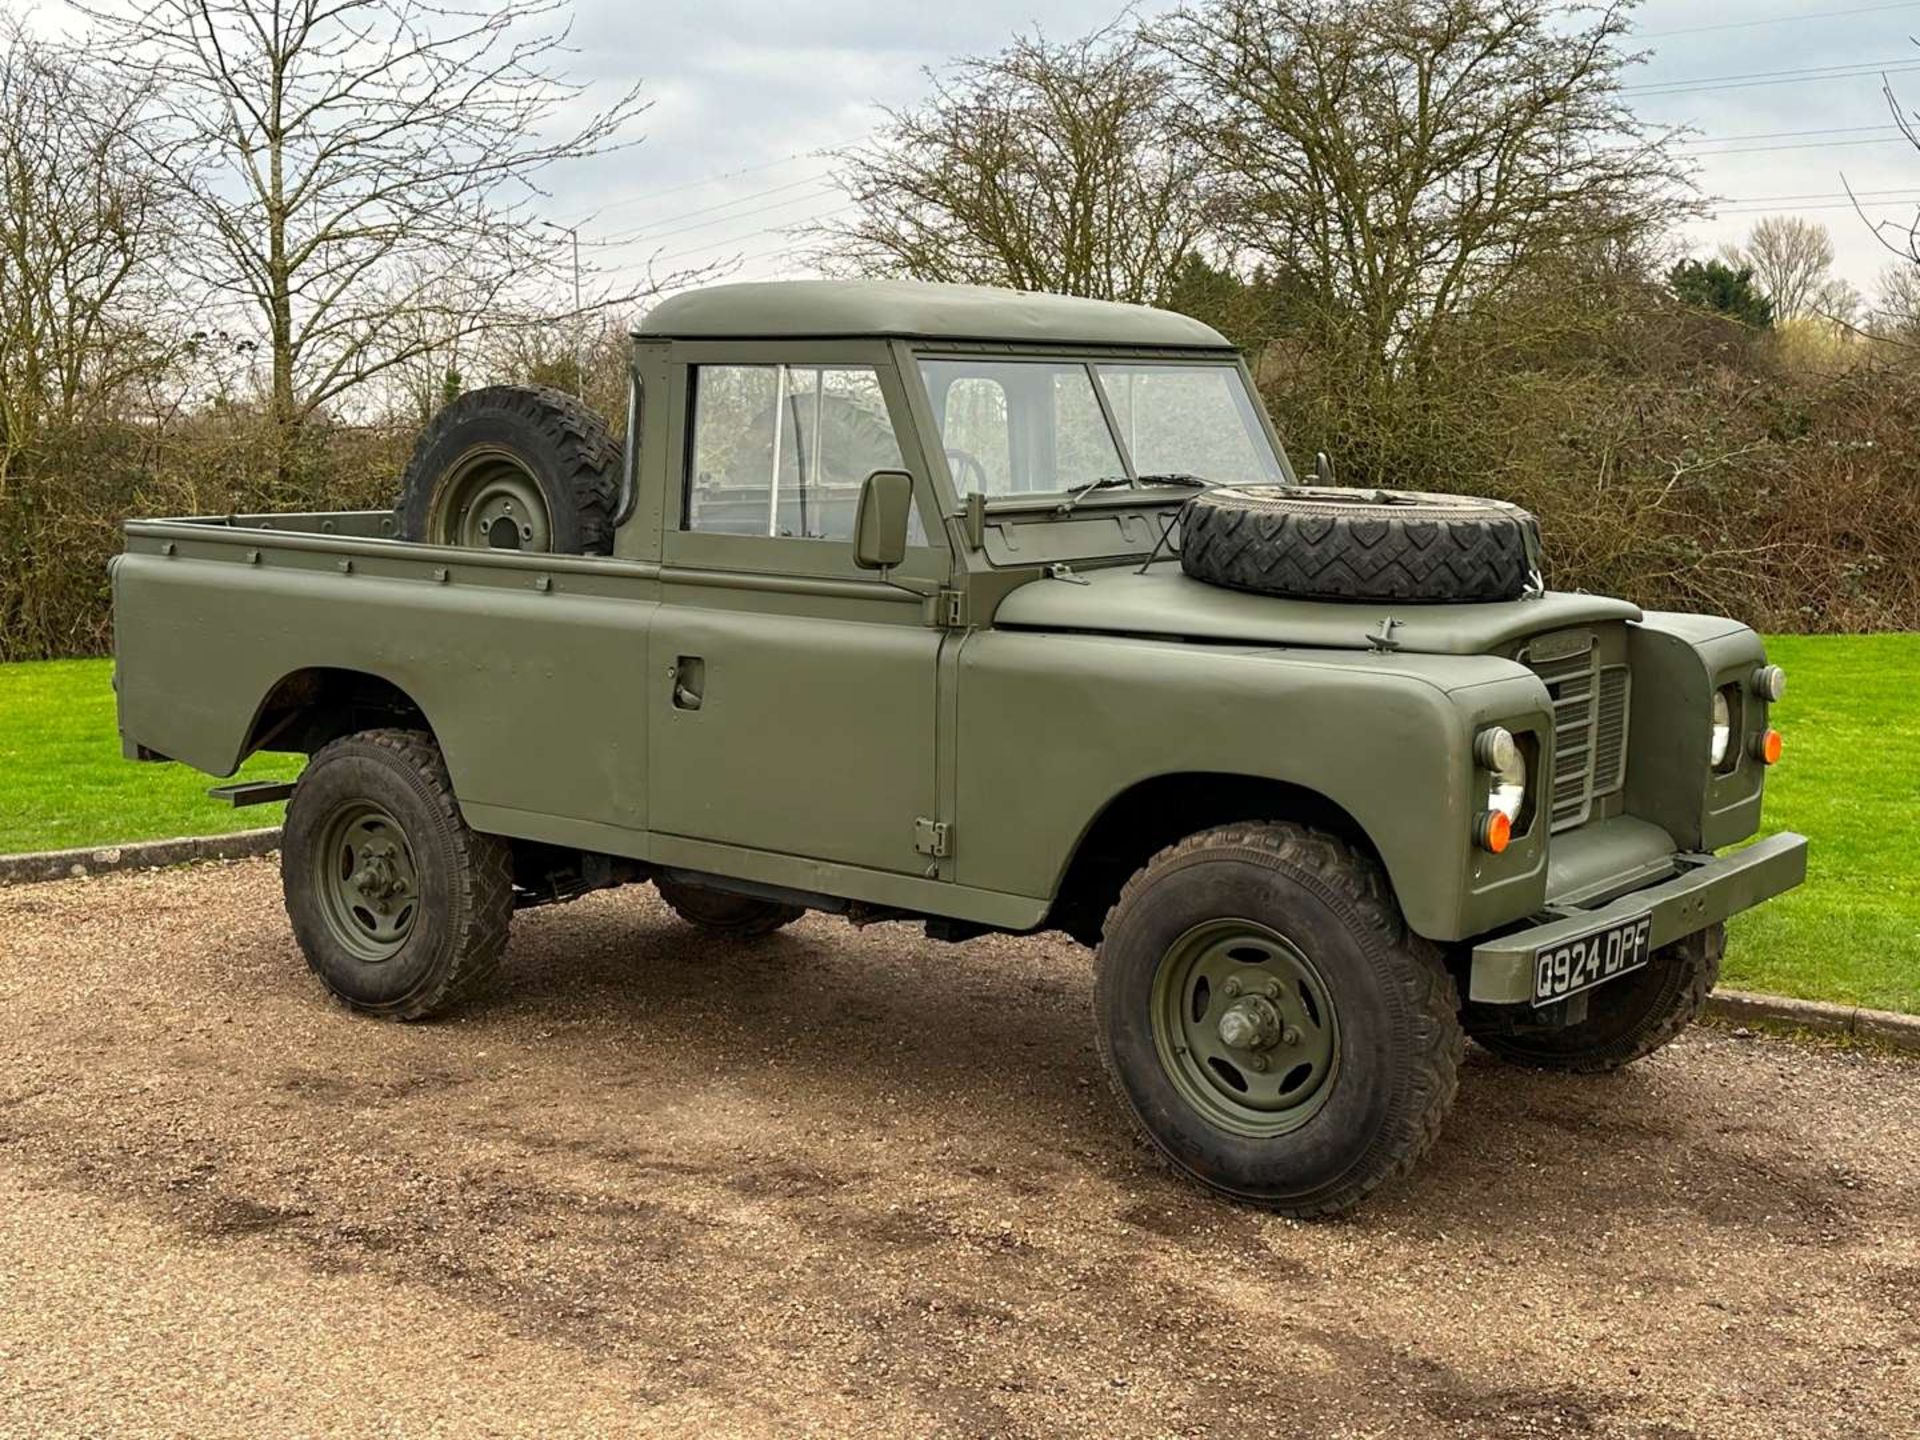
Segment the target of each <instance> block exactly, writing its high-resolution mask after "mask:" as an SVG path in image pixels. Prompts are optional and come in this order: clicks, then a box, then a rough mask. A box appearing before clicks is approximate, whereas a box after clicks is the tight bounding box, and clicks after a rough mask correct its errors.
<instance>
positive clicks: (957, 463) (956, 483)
mask: <svg viewBox="0 0 1920 1440" xmlns="http://www.w3.org/2000/svg"><path fill="white" fill-rule="evenodd" d="M947 469H948V470H950V471H952V472H953V488H954V489H955V490H957V491H959V492H960V493H961V494H962V495H964V494H966V493H967V491H968V490H970V489H971V490H978V491H979V492H980V493H981V494H982V495H984V494H986V493H987V488H988V480H987V467H986V466H984V465H982V464H981V463H980V462H979V460H977V459H976V458H974V456H972V455H970V454H968V453H967V452H966V451H965V450H962V449H960V448H959V447H957V446H953V445H949V446H948V447H947ZM969 472H971V473H973V474H975V475H977V476H979V477H980V483H979V484H978V485H971V486H970V485H968V484H967V483H966V481H965V479H964V478H963V477H965V476H966V475H967V474H968V473H969Z"/></svg>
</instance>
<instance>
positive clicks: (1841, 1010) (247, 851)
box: [0, 826, 1920, 1054]
mask: <svg viewBox="0 0 1920 1440" xmlns="http://www.w3.org/2000/svg"><path fill="white" fill-rule="evenodd" d="M279 848H280V830H279V827H278V826H274V827H272V828H269V829H264V830H241V831H239V832H237V833H236V834H232V835H205V836H187V837H183V838H181V839H178V840H141V841H137V842H135V843H133V844H130V845H100V846H90V847H85V848H82V849H79V850H42V851H39V852H36V853H33V854H27V855H0V885H31V884H34V883H36V882H39V881H46V880H71V879H77V878H81V877H84V876H87V875H99V874H103V873H105V872H107V871H112V870H139V869H153V868H159V867H161V866H165V865H183V864H187V863H188V862H190V861H194V860H238V859H241V858H244V857H246V856H249V855H267V854H271V853H272V852H273V851H275V850H277V849H279ZM1707 1015H1708V1016H1709V1018H1711V1019H1715V1020H1722V1021H1727V1022H1729V1023H1731V1024H1735V1025H1759V1026H1766V1027H1769V1028H1773V1029H1788V1030H1807V1031H1812V1032H1814V1033H1816V1034H1822V1035H1846V1036H1853V1037H1856V1038H1858V1039H1862V1040H1870V1041H1872V1042H1873V1043H1875V1044H1877V1045H1884V1046H1887V1047H1888V1048H1890V1049H1894V1050H1906V1051H1911V1052H1913V1053H1915V1054H1920V1015H1900V1014H1896V1013H1894V1012H1893V1011H1890V1010H1867V1009H1864V1008H1862V1007H1861V1006H1858V1005H1830V1004H1826V1003H1825V1002H1823V1001H1819V1000H1793V999H1789V998H1788V997H1787V996H1784V995H1756V994H1753V993H1752V992H1750V991H1745V990H1716V991H1714V993H1713V994H1712V995H1711V996H1709V997H1708V999H1707Z"/></svg>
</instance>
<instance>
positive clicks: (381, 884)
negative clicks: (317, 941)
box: [315, 801, 420, 964]
mask: <svg viewBox="0 0 1920 1440" xmlns="http://www.w3.org/2000/svg"><path fill="white" fill-rule="evenodd" d="M322 837H323V838H322V840H321V849H320V858H319V863H318V864H317V865H316V866H315V871H316V874H317V876H318V878H319V882H320V883H319V889H320V898H321V902H322V905H321V909H322V911H323V913H324V915H325V918H326V921H327V925H328V928H329V929H331V930H332V931H333V933H334V936H335V938H336V939H338V940H339V941H340V942H341V943H342V944H343V945H345V946H346V947H347V948H348V949H349V950H351V951H352V952H353V953H354V954H355V955H356V956H358V957H359V958H360V959H361V960H362V961H364V962H367V963H369V964H375V963H378V962H380V961H383V960H386V959H388V958H390V957H391V956H392V955H393V954H394V953H395V952H396V951H398V950H399V948H400V946H401V944H402V943H403V942H404V941H405V940H406V938H407V936H408V935H409V934H411V933H412V930H413V922H414V917H415V916H416V915H417V914H418V913H419V909H420V882H419V874H418V872H417V871H416V870H415V868H414V862H413V852H412V850H411V848H410V847H409V845H408V842H407V837H406V832H405V831H403V830H402V829H401V828H400V823H399V822H398V821H397V820H395V819H394V818H393V816H391V815H390V814H388V813H387V812H386V811H385V810H383V809H381V808H380V807H379V806H378V805H374V804H371V803H369V802H366V801H356V802H352V803H349V804H346V805H343V806H341V807H340V809H339V810H337V811H336V812H335V813H334V814H333V816H332V817H331V818H330V819H329V820H328V821H327V823H326V825H325V827H324V830H323V832H322Z"/></svg>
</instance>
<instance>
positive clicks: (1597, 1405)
mask: <svg viewBox="0 0 1920 1440" xmlns="http://www.w3.org/2000/svg"><path fill="white" fill-rule="evenodd" d="M1089 975H1090V963H1089V957H1088V955H1087V954H1086V952H1084V951H1082V950H1079V949H1077V948H1075V947H1073V946H1072V945H1069V944H1067V943H1065V942H1063V941H1058V940H1054V939H1046V940H1026V941H1002V940H983V941H977V942H975V943H973V944H970V945H967V946H964V947H960V948H952V947H946V946H940V945H935V944H932V943H929V942H927V941H925V940H923V939H921V938H920V937H919V935H918V934H917V933H916V932H915V931H913V930H911V929H909V928H907V927H904V926H878V927H874V928H872V929H868V930H865V931H859V932H856V931H854V930H852V929H850V928H848V927H846V926H844V925H841V924H839V923H837V922H833V921H827V920H819V919H809V920H807V921H804V922H802V923H801V924H800V925H798V926H796V927H794V928H793V929H792V930H791V931H788V932H786V933H785V934H783V935H781V936H778V937H775V938H774V939H771V940H768V941H762V942H756V943H753V944H747V945H734V944H725V945H717V944H711V943H707V942H706V941H704V940H702V939H701V938H700V937H698V936H697V935H695V934H694V933H693V932H691V931H689V930H687V929H686V928H684V927H683V926H681V925H680V924H679V923H678V922H677V921H675V920H674V919H673V918H672V917H671V916H670V915H668V914H667V913H666V912H664V911H663V910H662V908H661V907H660V906H659V905H658V904H657V903H656V902H655V900H654V899H653V896H652V892H651V891H650V890H645V889H635V890H629V891H623V892H618V893H613V894H605V895H600V896H595V897H592V898H590V899H587V900H584V901H582V902H580V903H578V904H575V905H572V906H568V907H564V908H559V909H552V910H542V911H537V912H534V913H531V914H528V915H525V916H522V917H521V918H520V919H519V920H518V921H517V922H516V929H515V938H514V946H513V952H512V957H511V962H510V970H509V976H508V981H507V984H506V986H505V988H504V989H503V990H502V992H501V993H500V994H499V996H498V998H497V999H495V1000H493V1001H492V1002H491V1003H489V1004H486V1005H484V1006H481V1007H479V1008H477V1009H475V1010H474V1011H472V1012H471V1013H470V1014H469V1015H468V1016H467V1017H466V1018H465V1019H464V1020H461V1021H457V1022H452V1023H443V1024H438V1025H431V1026H420V1027H410V1028H409V1027H400V1026H396V1025H387V1024H380V1023H376V1022H371V1021H363V1020H358V1019H354V1018H351V1017H349V1016H348V1015H346V1014H345V1013H343V1012H342V1011H340V1010H337V1009H335V1008H334V1007H332V1006H331V1005H330V1004H329V1003H328V1002H327V1001H326V1000H325V999H324V998H323V997H322V995H321V993H320V991H319V988H318V986H317V985H315V984H314V983H313V982H311V981H310V979H309V978H308V976H307V975H306V973H305V971H304V969H303V967H302V965H301V963H300V960H299V957H298V955H297V954H296V952H295V951H294V948H293V945H292V942H291V940H290V938H289V935H288V932H287V927H286V923H285V921H284V919H283V918H282V915H281V912H280V901H279V885H278V878H277V875H276V872H275V869H274V867H273V865H272V863H271V862H265V861H250V862H242V863H237V864H233V865H227V866H214V867H204V868H200V869H196V870H191V871H179V872H170V873H162V874H133V875H123V876H117V877H112V878H106V879H99V880H90V881H74V882H63V883H60V884H55V885H42V886H32V887H26V888H22V889H15V890H10V891H0V1431H3V1432H4V1433H6V1434H10V1435H12V1434H18V1435H33V1436H61V1435H112V1436H116V1437H117V1436H138V1435H169V1436H174V1435H194V1436H207V1435H233V1436H246V1437H255V1436H259V1437H266V1436H275V1435H323V1434H324V1435H447V1436H469V1435H494V1434H512V1435H538V1436H559V1435H573V1434H579V1435H611V1434H634V1433H689V1434H695V1433H697V1434H701V1435H714V1434H725V1435H761V1434H765V1435H776V1434H777V1435H793V1434H855V1433H859V1434H865V1435H878V1434H902V1435H913V1436H923V1435H994V1436H998V1435H1032V1436H1050V1435H1057V1434H1063V1433H1085V1434H1094V1435H1100V1436H1130V1435H1206V1436H1241V1435H1245V1436H1265V1435H1280V1436H1294V1435H1299V1436H1313V1437H1334V1436H1409V1437H1412V1436H1419V1437H1430V1436H1474V1437H1510V1436H1511V1437H1519V1436H1561V1435H1569V1436H1587V1435H1592V1436H1638V1437H1649V1440H1651V1437H1662V1440H1677V1437H1682V1436H1755V1437H1768V1440H1773V1437H1782V1436H1810V1435H1821V1436H1859V1437H1875V1440H1880V1437H1897V1436H1913V1435H1915V1434H1917V1433H1920V1419H1917V1418H1916V1415H1917V1413H1920V1412H1916V1403H1917V1402H1920V1067H1917V1066H1915V1065H1913V1064H1910V1063H1901V1062H1896V1061H1892V1060H1887V1059H1881V1058H1873V1057H1869V1056H1866V1055H1862V1054H1853V1053H1845V1052H1839V1051H1830V1050H1820V1049H1813V1048H1807V1047H1802V1046H1797V1045H1792V1044H1787V1043H1783V1042H1777V1041H1771V1040H1739V1039H1733V1038H1727V1037H1725V1036H1722V1035H1716V1034H1711V1033H1696V1034H1694V1035H1692V1036H1690V1037H1689V1038H1687V1039H1686V1040H1684V1041H1683V1042H1682V1043H1681V1044H1680V1045H1678V1046H1676V1047H1675V1048H1673V1049H1672V1050H1670V1051H1668V1052H1666V1053H1665V1054H1664V1055H1662V1056H1660V1057H1658V1058H1657V1059H1655V1060H1654V1061H1652V1062H1650V1063H1648V1064H1646V1065H1643V1066H1641V1067H1639V1068H1638V1069H1636V1070H1634V1071H1632V1072H1631V1073H1628V1074H1626V1075H1622V1076H1619V1077H1616V1078H1612V1079H1602V1080H1578V1079H1559V1078H1543V1077H1538V1076H1530V1075H1526V1074H1522V1073H1519V1072H1515V1071H1510V1070H1505V1069H1502V1068H1501V1067H1499V1066H1497V1065H1495V1064H1494V1063H1492V1062H1491V1061H1489V1060H1487V1059H1486V1058H1485V1057H1484V1056H1480V1055H1477V1054H1476V1055H1474V1056H1473V1057H1471V1058H1470V1059H1469V1062H1468V1065H1467V1069H1466V1073H1465V1075H1464V1078H1463V1083H1462V1086H1461V1094H1460V1101H1459V1104H1458V1106H1457V1108H1456V1109H1455V1111H1454V1114H1453V1118H1452V1120H1451V1122H1450V1123H1449V1126H1448V1129H1447V1132H1446V1134H1445V1136H1444V1137H1443V1138H1442V1140H1441V1143H1440V1145H1439V1148H1438V1150H1437V1151H1436V1152H1435V1153H1434V1154H1433V1155H1432V1156H1430V1157H1429V1158H1428V1160H1427V1162H1426V1164H1425V1166H1424V1167H1423V1168H1422V1169H1421V1170H1420V1171H1419V1172H1418V1173H1417V1174H1416V1175H1415V1177H1414V1178H1413V1179H1412V1180H1411V1181H1410V1182H1407V1183H1404V1184H1402V1185H1400V1186H1398V1187H1396V1188H1394V1189H1392V1190H1390V1191H1388V1192H1385V1193H1383V1194H1382V1195H1380V1196H1378V1197H1376V1199H1375V1201H1374V1202H1373V1203H1372V1204H1371V1205H1370V1206H1368V1207H1366V1208H1364V1209H1363V1210H1361V1211H1360V1212H1359V1213H1358V1214H1357V1215H1355V1216H1353V1217H1351V1218H1350V1219H1348V1220H1345V1221H1341V1222H1337V1223H1333V1224H1322V1225H1300V1224H1296V1223H1294V1222H1291V1221H1285V1220H1279V1219H1275V1218H1273V1217H1270V1216H1265V1215H1261V1214H1258V1213H1255V1212H1252V1211H1248V1210H1243V1209H1237V1208H1235V1207H1233V1206H1230V1205H1226V1204H1223V1203H1220V1202H1217V1201H1215V1200H1213V1199H1210V1198H1208V1197H1207V1196H1205V1195H1203V1194H1201V1193H1199V1192H1198V1191H1196V1190H1194V1189H1193V1188H1191V1187H1190V1186H1188V1185H1186V1184H1184V1183H1181V1182H1179V1181H1176V1180H1175V1179H1173V1178H1172V1177H1171V1176H1169V1175H1167V1174H1165V1173H1163V1172H1162V1171H1161V1170H1160V1169H1159V1168H1158V1167H1157V1166H1156V1165H1155V1163H1153V1161H1152V1160H1151V1159H1150V1158H1149V1156H1148V1155H1147V1153H1146V1152H1145V1151H1143V1150H1142V1149H1141V1148H1140V1147H1139V1146H1137V1145H1136V1144H1135V1143H1134V1142H1133V1140H1132V1139H1131V1137H1130V1135H1129V1134H1128V1133H1127V1131H1126V1130H1125V1128H1124V1127H1123V1126H1122V1124H1121V1122H1120V1120H1119V1118H1118V1117H1117V1115H1116V1113H1115V1111H1114V1110H1113V1108H1112V1107H1111V1106H1110V1104H1109V1102H1108V1099H1107V1096H1106V1094H1105V1091H1104V1087H1103V1084H1102V1081H1101V1078H1100V1076H1099V1074H1098V1067H1097V1061H1096V1060H1095V1057H1094V1054H1093V1050H1092V1046H1091V1033H1090V1024H1089V1017H1088V1005H1089V998H1088V984H1089Z"/></svg>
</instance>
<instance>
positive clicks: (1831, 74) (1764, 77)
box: [1619, 60, 1920, 95]
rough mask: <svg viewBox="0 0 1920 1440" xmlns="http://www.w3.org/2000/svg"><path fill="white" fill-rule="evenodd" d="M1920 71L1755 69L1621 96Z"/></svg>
mask: <svg viewBox="0 0 1920 1440" xmlns="http://www.w3.org/2000/svg"><path fill="white" fill-rule="evenodd" d="M1909 70H1920V60H1899V61H1874V62H1868V63H1861V62H1858V61H1856V62H1855V63H1853V64H1851V65H1816V66H1809V67H1807V68H1805V69H1800V70H1754V71H1749V72H1747V73H1746V74H1741V75H1703V76H1700V77H1698V78H1696V79H1692V80H1661V81H1657V82H1652V83H1649V84H1646V85H1629V86H1626V87H1624V88H1622V89H1621V90H1620V91H1619V93H1620V94H1622V95H1692V94H1700V93H1704V92H1706V91H1711V90H1745V89H1751V88H1754V87H1757V86H1765V85H1803V84H1809V83H1812V82H1816V81H1821V80H1854V79H1858V78H1860V77H1862V76H1866V75H1898V74H1903V73H1905V72H1906V71H1909Z"/></svg>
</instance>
